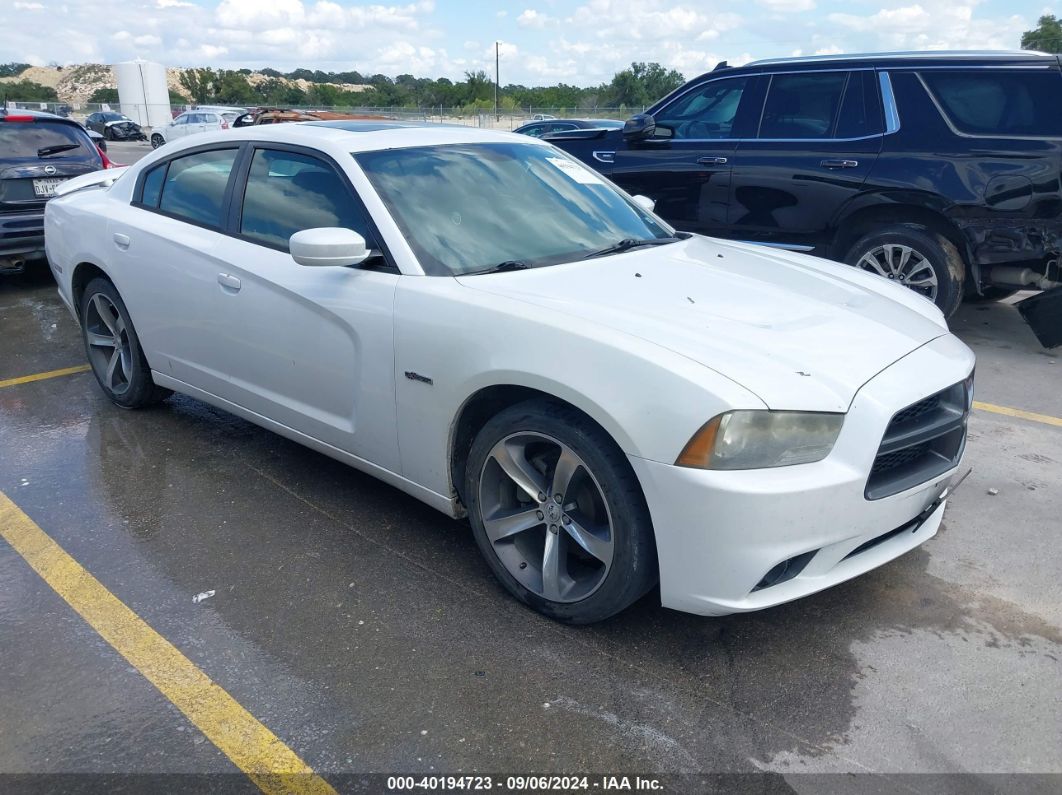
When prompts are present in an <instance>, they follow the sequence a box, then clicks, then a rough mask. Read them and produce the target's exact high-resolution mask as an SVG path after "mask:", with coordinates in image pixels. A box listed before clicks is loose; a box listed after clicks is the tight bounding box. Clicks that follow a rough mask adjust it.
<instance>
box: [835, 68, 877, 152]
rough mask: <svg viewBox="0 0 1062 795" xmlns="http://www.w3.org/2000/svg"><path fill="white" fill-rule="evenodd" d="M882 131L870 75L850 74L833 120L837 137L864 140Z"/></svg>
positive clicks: (872, 75) (875, 86) (874, 85)
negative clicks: (839, 106)
mask: <svg viewBox="0 0 1062 795" xmlns="http://www.w3.org/2000/svg"><path fill="white" fill-rule="evenodd" d="M884 131H885V119H884V116H883V114H882V110H881V100H880V99H879V97H878V85H877V80H876V77H875V74H874V72H870V71H863V72H852V74H851V76H850V77H849V78H848V85H847V87H846V88H845V90H844V99H843V100H842V101H841V112H840V114H839V115H838V117H837V130H836V133H835V137H837V138H864V137H866V136H870V135H880V134H881V133H882V132H884Z"/></svg>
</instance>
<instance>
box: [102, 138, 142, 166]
mask: <svg viewBox="0 0 1062 795" xmlns="http://www.w3.org/2000/svg"><path fill="white" fill-rule="evenodd" d="M149 154H151V144H149V143H148V142H147V141H130V142H128V143H127V142H125V141H110V142H109V143H108V144H107V157H108V158H110V159H111V160H112V161H113V162H114V163H115V164H117V165H121V166H131V165H133V163H135V162H136V161H137V160H139V159H140V158H142V157H144V156H145V155H149Z"/></svg>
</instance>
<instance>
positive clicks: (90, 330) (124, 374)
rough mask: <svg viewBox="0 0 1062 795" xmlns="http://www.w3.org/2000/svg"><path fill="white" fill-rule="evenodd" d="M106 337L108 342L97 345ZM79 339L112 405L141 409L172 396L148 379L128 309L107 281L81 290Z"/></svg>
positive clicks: (168, 391) (99, 279)
mask: <svg viewBox="0 0 1062 795" xmlns="http://www.w3.org/2000/svg"><path fill="white" fill-rule="evenodd" d="M108 336H109V337H110V338H111V341H110V342H105V341H104V342H102V343H101V341H103V340H104V339H105V338H106V337H108ZM81 338H82V340H83V341H84V343H85V355H86V357H87V358H88V361H89V365H90V366H91V367H92V373H93V375H95V376H96V381H97V382H98V383H99V385H100V388H101V389H102V390H103V393H104V394H105V395H106V396H107V397H108V398H109V399H110V400H111V402H112V403H114V404H115V405H116V406H121V407H122V408H123V409H140V408H145V407H147V406H153V405H155V404H156V403H159V402H160V401H163V400H165V399H166V398H167V397H169V396H170V395H171V394H173V393H172V392H171V391H170V390H169V389H164V388H162V387H160V386H156V384H155V382H154V381H153V380H152V378H151V368H150V367H149V366H148V363H147V359H145V358H144V351H143V350H142V349H141V347H140V339H139V338H138V337H137V335H136V329H134V328H133V321H132V320H131V319H130V317H129V310H128V309H126V307H125V302H124V301H122V297H121V296H120V295H119V294H118V290H116V289H115V287H114V285H113V284H111V282H110V281H109V280H108V279H104V278H96V279H93V280H92V281H90V282H89V283H88V286H87V287H85V292H84V293H83V294H82V296H81Z"/></svg>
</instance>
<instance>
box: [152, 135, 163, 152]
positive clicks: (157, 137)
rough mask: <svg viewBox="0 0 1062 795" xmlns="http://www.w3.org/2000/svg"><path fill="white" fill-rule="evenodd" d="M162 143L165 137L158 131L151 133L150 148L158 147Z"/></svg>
mask: <svg viewBox="0 0 1062 795" xmlns="http://www.w3.org/2000/svg"><path fill="white" fill-rule="evenodd" d="M164 143H166V139H165V138H163V137H162V136H161V135H159V134H158V133H153V134H152V136H151V148H152V149H158V148H159V147H160V146H162V145H163V144H164Z"/></svg>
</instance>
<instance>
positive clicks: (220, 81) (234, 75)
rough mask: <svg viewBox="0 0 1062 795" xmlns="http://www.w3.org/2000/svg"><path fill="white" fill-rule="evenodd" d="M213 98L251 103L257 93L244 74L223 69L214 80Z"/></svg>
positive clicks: (240, 103)
mask: <svg viewBox="0 0 1062 795" xmlns="http://www.w3.org/2000/svg"><path fill="white" fill-rule="evenodd" d="M211 98H212V99H214V100H215V101H217V102H224V103H227V104H230V105H250V104H252V103H253V102H254V101H255V98H256V95H255V92H254V89H253V88H251V84H250V83H248V82H247V78H246V77H244V76H243V75H242V74H240V73H239V72H232V71H227V70H221V71H219V72H218V73H217V76H216V78H215V80H214V87H213V91H212V92H211ZM197 101H201V100H197Z"/></svg>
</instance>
